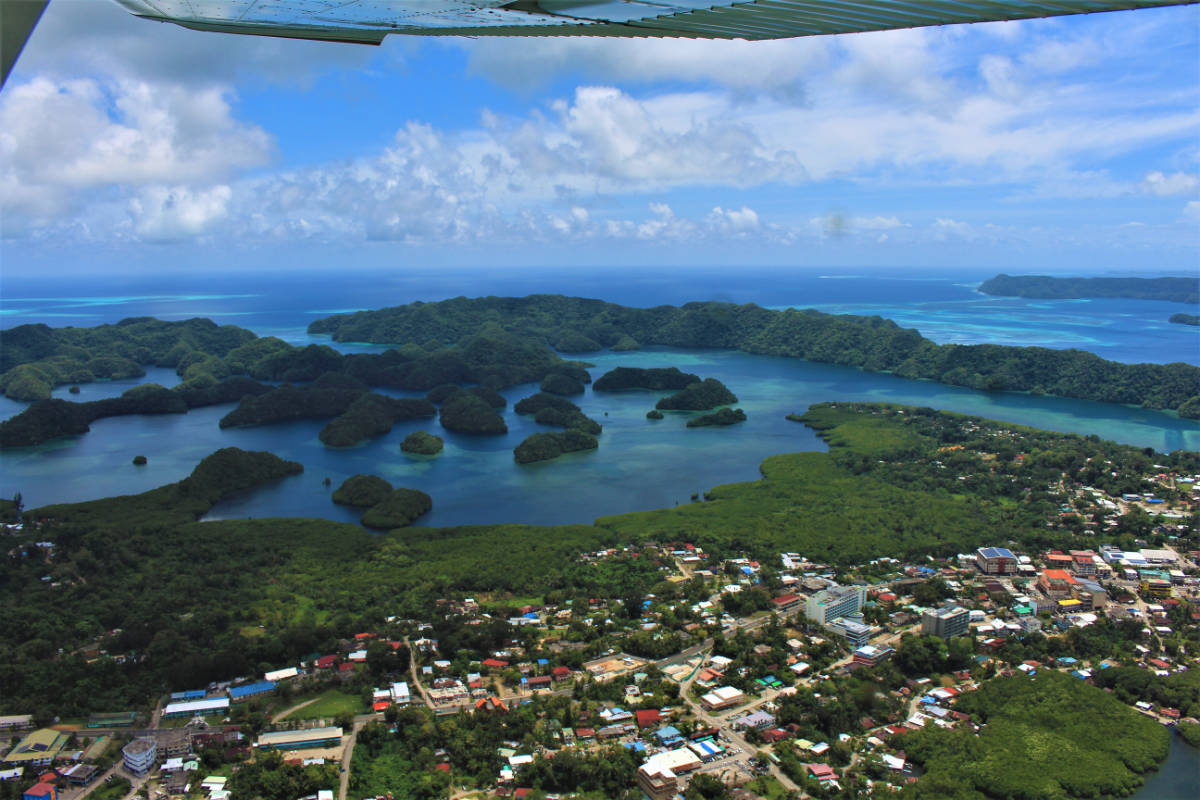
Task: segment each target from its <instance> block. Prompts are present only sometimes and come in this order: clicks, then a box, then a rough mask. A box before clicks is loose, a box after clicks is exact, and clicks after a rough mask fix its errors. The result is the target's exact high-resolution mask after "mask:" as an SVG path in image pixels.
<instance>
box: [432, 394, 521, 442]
mask: <svg viewBox="0 0 1200 800" xmlns="http://www.w3.org/2000/svg"><path fill="white" fill-rule="evenodd" d="M441 422H442V427H443V428H445V429H446V430H448V431H454V432H455V433H472V434H500V433H508V426H507V425H505V424H504V419H503V418H502V417H501V416H500V415H499V414H497V413H496V412H495V410H494V409H493V408H492V407H491V406H490V405H488V403H487V402H486V401H485V400H483V399H482V398H480V397H479V395H477V394H475V393H473V392H469V391H459V392H457V393H455V394H454V395H451V396H450V397H449V398H448V399H447V400H446V401H445V403H443V404H442V411H441Z"/></svg>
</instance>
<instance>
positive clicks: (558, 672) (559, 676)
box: [550, 666, 571, 681]
mask: <svg viewBox="0 0 1200 800" xmlns="http://www.w3.org/2000/svg"><path fill="white" fill-rule="evenodd" d="M550 675H551V677H553V678H554V680H556V681H565V680H566V679H567V678H570V677H571V669H570V667H562V666H559V667H555V668H554V669H552V670H550Z"/></svg>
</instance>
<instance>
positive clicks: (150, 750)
mask: <svg viewBox="0 0 1200 800" xmlns="http://www.w3.org/2000/svg"><path fill="white" fill-rule="evenodd" d="M121 755H123V756H124V757H125V769H127V770H129V771H130V772H132V773H133V774H134V775H145V774H146V773H147V772H149V771H150V770H151V768H153V767H154V762H155V761H156V760H157V759H158V744H157V743H156V742H155V741H154V740H153V739H134V740H133V741H132V742H130V743H129V744H127V745H125V747H124V748H122V750H121Z"/></svg>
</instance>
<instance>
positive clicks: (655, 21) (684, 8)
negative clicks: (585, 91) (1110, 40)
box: [0, 0, 1200, 86]
mask: <svg viewBox="0 0 1200 800" xmlns="http://www.w3.org/2000/svg"><path fill="white" fill-rule="evenodd" d="M115 1H116V2H117V3H119V4H121V5H122V6H124V7H125V8H126V9H127V10H128V11H129V12H130V13H132V14H134V15H136V16H139V17H143V18H145V19H152V20H158V21H160V22H173V23H175V24H176V25H182V26H183V27H185V28H192V29H194V30H201V31H217V32H221V33H242V34H252V35H257V36H278V37H283V38H288V39H319V40H322V41H331V42H354V43H358V44H379V43H380V42H382V41H383V37H385V36H387V35H388V34H390V33H398V34H409V35H417V36H619V37H684V38H690V39H750V40H760V39H789V38H792V37H796V36H824V35H828V34H835V33H857V32H862V31H882V30H889V29H893V28H920V27H925V26H929V25H955V24H959V23H964V22H993V21H996V20H1007V19H1031V18H1033V17H1054V16H1061V15H1066V14H1090V13H1094V12H1097V11H1123V10H1129V9H1134V8H1153V7H1156V6H1175V5H1192V4H1194V3H1196V2H1200V0H745V1H743V2H738V1H737V0H115ZM46 2H47V0H0V33H3V42H2V43H0V54H2V55H3V74H2V75H0V86H3V85H4V81H5V80H7V78H8V73H9V71H10V70H11V69H12V66H13V62H14V61H15V60H16V57H17V54H18V53H19V52H20V50H21V46H22V45H23V44H24V43H25V40H26V39H27V38H28V37H29V34H30V32H31V31H32V30H33V25H34V24H35V23H36V22H37V18H38V16H40V14H41V11H42V8H44V7H45V5H46Z"/></svg>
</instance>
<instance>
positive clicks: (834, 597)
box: [804, 586, 867, 625]
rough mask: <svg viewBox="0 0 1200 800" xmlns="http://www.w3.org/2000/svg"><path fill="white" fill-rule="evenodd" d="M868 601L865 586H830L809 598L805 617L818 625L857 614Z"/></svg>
mask: <svg viewBox="0 0 1200 800" xmlns="http://www.w3.org/2000/svg"><path fill="white" fill-rule="evenodd" d="M866 600H867V587H865V586H830V587H829V588H828V589H822V590H821V591H819V592H817V593H816V594H814V595H812V596H811V597H809V598H808V603H807V604H806V606H805V610H804V613H805V616H807V617H808V618H809V619H811V620H812V621H813V622H816V623H817V624H818V625H828V624H829V623H830V622H833V621H834V620H835V619H839V618H841V617H848V616H850V615H851V614H857V613H858V612H859V611H860V610H861V609H862V607H863V603H865V602H866Z"/></svg>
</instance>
